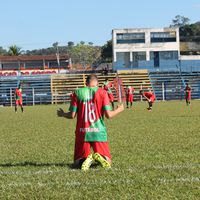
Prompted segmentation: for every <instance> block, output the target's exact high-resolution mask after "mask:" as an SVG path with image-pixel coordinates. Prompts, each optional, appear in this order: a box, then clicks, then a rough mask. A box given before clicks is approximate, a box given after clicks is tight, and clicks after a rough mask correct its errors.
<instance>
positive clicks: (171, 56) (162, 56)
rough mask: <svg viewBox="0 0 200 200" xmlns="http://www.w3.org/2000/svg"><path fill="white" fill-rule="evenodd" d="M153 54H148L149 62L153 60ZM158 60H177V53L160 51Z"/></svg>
mask: <svg viewBox="0 0 200 200" xmlns="http://www.w3.org/2000/svg"><path fill="white" fill-rule="evenodd" d="M155 55H156V54H155V52H153V51H151V52H150V60H154V59H155ZM159 60H178V51H160V52H159Z"/></svg>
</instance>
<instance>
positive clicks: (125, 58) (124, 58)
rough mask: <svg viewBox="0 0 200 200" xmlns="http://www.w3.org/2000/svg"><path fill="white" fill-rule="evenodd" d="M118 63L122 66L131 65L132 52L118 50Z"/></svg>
mask: <svg viewBox="0 0 200 200" xmlns="http://www.w3.org/2000/svg"><path fill="white" fill-rule="evenodd" d="M116 63H117V65H118V66H120V67H124V68H128V67H130V52H116Z"/></svg>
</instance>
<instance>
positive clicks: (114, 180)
mask: <svg viewBox="0 0 200 200" xmlns="http://www.w3.org/2000/svg"><path fill="white" fill-rule="evenodd" d="M146 106H147V104H146V103H145V102H143V103H140V102H138V103H134V109H126V110H125V111H124V112H123V113H121V114H120V115H119V116H117V117H116V118H114V119H112V120H106V125H107V128H108V135H109V142H110V149H111V154H112V156H113V166H112V169H111V170H104V169H102V168H101V167H100V166H97V167H94V168H92V169H90V170H89V171H88V172H82V171H80V170H77V169H72V165H71V164H72V162H73V149H74V129H75V123H76V121H75V120H72V121H70V120H66V119H64V118H58V117H57V116H56V110H57V108H59V107H62V108H64V109H65V110H66V109H67V105H61V106H59V105H58V106H55V105H54V106H52V105H48V106H35V107H25V112H24V113H23V114H22V113H21V112H20V109H18V113H15V112H14V108H8V107H6V108H0V123H1V125H0V199H9V200H10V199H20V200H21V199H59V200H60V199H199V198H200V101H192V105H191V106H190V107H187V106H186V105H185V102H183V101H173V102H158V103H155V105H154V107H153V111H152V112H148V111H147V110H146Z"/></svg>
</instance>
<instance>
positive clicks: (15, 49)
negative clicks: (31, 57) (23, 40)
mask: <svg viewBox="0 0 200 200" xmlns="http://www.w3.org/2000/svg"><path fill="white" fill-rule="evenodd" d="M8 53H9V55H11V56H18V55H20V54H22V50H21V47H18V46H17V45H12V46H10V47H9V50H8Z"/></svg>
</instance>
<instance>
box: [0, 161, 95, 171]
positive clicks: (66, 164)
mask: <svg viewBox="0 0 200 200" xmlns="http://www.w3.org/2000/svg"><path fill="white" fill-rule="evenodd" d="M27 166H29V167H30V166H32V167H66V168H69V169H80V168H81V166H77V165H74V163H37V162H29V161H25V162H20V163H4V164H0V167H5V168H6V167H8V168H9V167H27ZM97 166H98V163H94V164H92V166H91V168H96V167H97Z"/></svg>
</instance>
